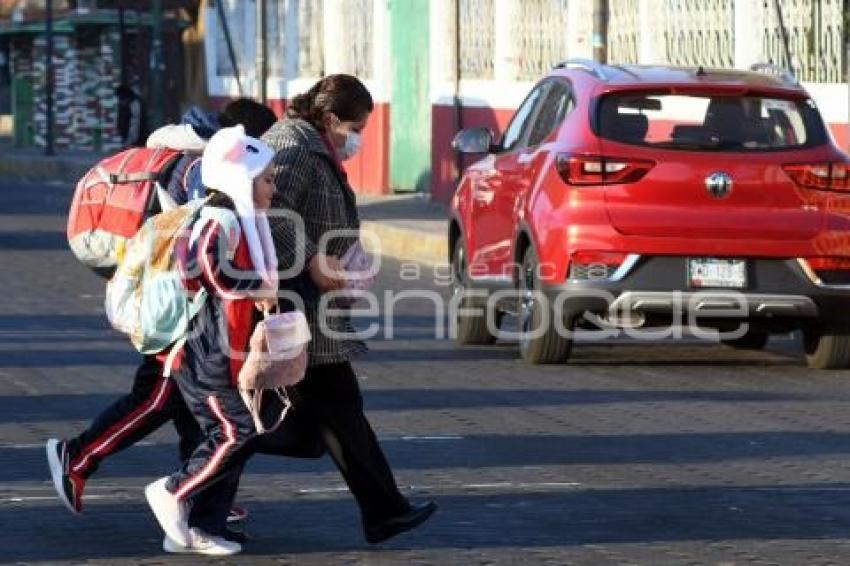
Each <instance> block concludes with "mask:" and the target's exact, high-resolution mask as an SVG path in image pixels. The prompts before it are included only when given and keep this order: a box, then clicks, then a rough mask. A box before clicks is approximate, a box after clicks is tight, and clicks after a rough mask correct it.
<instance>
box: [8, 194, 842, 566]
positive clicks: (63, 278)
mask: <svg viewBox="0 0 850 566" xmlns="http://www.w3.org/2000/svg"><path fill="white" fill-rule="evenodd" d="M0 195H2V197H0V283H2V287H0V524H2V528H0V561H2V562H27V563H37V562H41V563H51V564H57V563H80V562H83V561H86V562H93V563H103V564H119V563H126V564H138V563H163V562H167V563H186V564H189V563H197V562H198V558H197V557H190V558H186V557H174V556H169V555H164V554H163V553H162V551H161V548H160V543H161V531H160V530H159V528H158V527H157V525H156V523H155V521H154V519H153V517H152V515H151V514H150V512H149V510H148V508H147V506H146V504H145V503H144V499H143V495H142V487H143V486H144V485H145V484H146V483H148V482H150V481H151V480H153V479H155V478H156V477H159V476H161V475H163V474H164V473H166V472H169V471H170V470H172V468H173V467H174V466H175V464H176V447H175V445H174V439H175V436H174V433H173V430H171V428H170V427H165V428H164V429H162V430H161V431H159V432H158V433H156V434H155V435H153V436H151V437H150V438H148V439H147V440H146V441H145V442H144V443H142V444H141V445H139V446H136V447H133V448H130V449H129V450H127V451H125V452H123V453H121V454H118V455H116V456H114V457H113V458H112V459H111V460H108V461H107V462H106V463H105V464H104V465H103V466H102V467H101V469H100V471H99V472H98V474H97V475H96V476H95V478H94V479H93V480H92V481H91V482H90V483H89V485H88V487H87V491H86V494H87V498H86V501H85V504H86V513H85V515H84V517H82V518H75V517H73V516H71V515H70V514H69V513H68V512H67V511H66V510H65V509H64V508H63V507H62V506H61V505H60V504H59V503H58V501H57V500H56V499H55V497H54V494H53V488H52V486H51V484H50V481H49V474H48V471H47V466H46V462H45V458H44V449H43V443H44V441H45V439H46V438H48V437H50V436H63V435H65V436H67V435H72V434H74V433H76V432H77V431H79V430H81V429H82V427H84V426H85V425H86V423H87V421H88V420H89V419H90V418H91V417H92V416H93V415H94V414H95V413H96V412H97V411H98V410H99V409H100V408H102V407H104V406H105V405H106V404H107V403H109V402H110V401H111V400H112V399H114V398H115V397H116V396H118V395H120V394H122V393H124V392H126V391H127V390H128V388H129V385H130V382H131V378H132V375H133V369H134V365H135V364H136V360H137V355H136V354H134V352H133V350H132V349H131V347H130V345H129V343H128V342H127V341H126V340H125V339H124V338H123V337H122V336H120V335H118V334H116V333H114V332H112V331H110V330H109V329H108V325H107V323H106V319H105V317H104V316H103V314H102V307H101V303H102V295H103V284H102V282H101V281H100V280H99V279H97V278H96V277H95V276H94V275H92V274H90V273H89V272H88V271H87V270H86V269H85V268H84V267H82V266H80V265H78V264H77V263H76V261H75V260H74V259H73V257H72V256H71V254H70V252H69V251H68V250H67V248H66V244H65V239H64V216H63V214H64V210H65V208H66V207H67V201H68V199H69V197H70V190H69V188H67V187H62V186H34V185H21V186H9V185H0ZM402 268H404V269H402ZM400 272H401V273H403V276H402V275H400ZM414 275H415V273H414V266H412V265H407V266H400V265H399V264H397V263H394V262H389V261H387V262H385V264H384V271H383V275H382V277H381V279H380V282H379V286H378V289H379V290H380V291H382V292H383V291H391V292H394V293H397V292H399V291H403V290H408V291H414V292H415V291H416V290H417V289H419V290H422V289H424V290H426V291H430V292H431V293H432V295H431V296H430V298H427V297H426V298H418V299H417V298H410V297H404V296H403V297H402V298H401V299H399V301H398V303H397V305H396V307H397V308H394V309H393V310H394V314H393V316H391V317H387V316H384V315H383V314H382V315H381V316H379V317H376V319H377V320H379V321H380V322H381V327H380V328H379V330H380V332H379V335H378V336H377V337H376V338H375V339H373V340H372V341H371V342H370V347H371V350H372V351H371V353H370V355H369V356H368V357H366V358H364V359H363V360H362V361H360V362H359V363H357V364H356V367H357V369H358V371H359V374H360V375H361V379H362V385H363V388H364V391H365V393H364V395H365V399H366V406H367V412H368V414H369V416H370V418H371V420H372V422H373V425H374V427H375V429H376V430H377V432H378V434H379V436H380V438H381V440H382V444H383V446H384V448H385V450H386V452H387V455H388V457H389V459H390V461H391V463H392V465H393V467H394V469H395V471H396V474H397V477H398V480H399V483H400V485H402V486H403V487H404V491H405V492H406V493H407V494H408V495H409V496H410V497H412V498H414V499H421V498H433V499H436V500H437V501H438V503H439V505H440V510H439V512H438V514H437V515H435V517H434V518H433V519H432V520H431V521H429V522H428V523H426V524H425V525H423V526H422V527H421V528H420V529H418V530H416V531H414V532H412V533H409V534H407V535H404V536H401V537H398V538H397V539H394V540H393V541H391V542H389V543H387V544H384V545H381V546H379V547H370V546H368V545H367V544H366V543H365V542H364V540H363V537H362V532H361V529H360V524H359V517H358V514H357V509H356V506H355V504H354V502H353V499H352V498H351V496H350V495H349V494H348V492H347V490H346V489H345V487H344V485H343V483H342V481H341V478H340V476H339V475H338V473H337V472H336V470H335V468H334V467H333V465H332V464H331V463H330V461H329V460H328V459H327V458H326V459H322V460H318V461H315V460H294V459H282V458H273V457H267V456H263V457H257V458H255V459H254V460H252V461H251V462H250V463H249V465H248V469H247V472H246V474H245V476H244V478H243V482H242V488H241V491H240V494H239V499H240V501H241V503H242V504H244V505H245V506H247V507H248V508H249V509H250V511H251V513H252V518H251V519H250V522H249V524H248V531H249V533H250V535H251V537H252V540H251V541H250V542H249V543H248V544H247V545H246V549H245V553H244V554H243V555H241V556H239V557H236V558H235V559H231V560H227V561H226V562H227V563H252V564H253V563H257V564H261V563H276V564H288V563H292V564H295V563H297V564H341V563H351V564H402V563H404V564H464V565H470V564H518V563H525V564H559V565H560V564H593V565H596V564H646V565H653V566H656V565H662V564H724V565H731V564H759V565H763V564H790V565H803V564H805V565H809V564H812V565H815V564H817V565H825V564H836V565H843V564H848V563H850V386H848V379H850V373H848V372H845V371H839V372H818V371H813V370H809V369H807V368H806V367H805V365H804V363H803V361H802V352H801V348H800V346H799V344H798V343H797V341H796V340H795V339H793V338H794V337H791V336H779V337H774V339H773V340H771V343H770V344H769V346H768V348H767V350H766V351H762V352H740V351H735V350H732V349H730V348H727V347H725V346H722V345H719V344H717V343H713V342H711V341H698V340H694V339H686V340H679V341H674V340H658V341H653V342H638V341H634V340H629V339H614V340H604V341H598V340H595V338H594V337H593V336H592V335H582V336H581V337H580V339H579V343H578V345H577V346H576V348H575V350H574V360H573V362H572V363H571V364H569V365H567V366H562V367H529V366H526V365H524V364H523V363H522V362H521V361H519V360H518V357H517V352H516V346H515V344H512V343H510V341H503V342H500V343H499V344H497V345H495V346H492V347H482V348H466V349H459V348H457V347H455V346H454V345H453V344H452V343H451V341H449V340H445V339H441V338H437V337H435V329H436V328H438V326H439V325H438V324H437V321H438V320H442V318H441V317H435V308H434V306H433V302H434V301H436V300H437V299H438V298H439V297H445V296H446V289H445V287H443V286H441V285H439V284H437V283H435V281H434V278H433V276H432V275H430V274H429V275H425V274H424V273H423V274H421V275H422V276H421V277H420V278H419V279H415V278H414ZM396 298H398V296H397V295H396ZM381 310H382V312H384V313H385V312H386V311H387V310H388V303H387V302H386V300H382V305H381ZM373 318H375V317H373ZM370 322H374V320H372V319H365V320H363V321H362V326H364V327H365V326H366V325H368V324H369V323H370ZM388 322H392V324H391V326H392V328H393V330H394V336H393V337H392V339H390V338H389V337H388V336H387V328H388V326H390V325H389V324H388Z"/></svg>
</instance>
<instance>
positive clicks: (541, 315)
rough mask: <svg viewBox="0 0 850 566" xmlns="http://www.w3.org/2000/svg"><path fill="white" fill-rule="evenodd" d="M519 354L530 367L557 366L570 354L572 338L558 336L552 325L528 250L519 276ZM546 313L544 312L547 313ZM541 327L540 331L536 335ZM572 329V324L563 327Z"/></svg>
mask: <svg viewBox="0 0 850 566" xmlns="http://www.w3.org/2000/svg"><path fill="white" fill-rule="evenodd" d="M518 279H519V281H518V287H519V295H520V297H519V300H520V304H519V325H520V328H519V331H520V332H519V335H520V338H519V350H520V355H521V356H522V359H523V360H525V361H527V362H529V363H532V364H561V363H564V362H566V361H567V359H568V358H569V356H570V351H571V350H572V345H573V341H572V338H569V337H564V336H561V335H560V334H559V333H558V328H557V326H556V325H555V323H554V320H555V318H554V317H555V313H554V309H553V308H552V306H551V305H550V304H549V302H548V301H541V300H540V297H539V296H538V292H539V291H540V289H541V286H540V273H539V271H538V261H537V254H536V253H535V252H534V249H533V248H530V247H529V248H528V250H526V252H525V255H524V256H523V260H522V269H521V271H520V274H519V278H518ZM547 311H548V312H547ZM542 324H545V325H546V329H545V330H544V331H539V328H540V327H541V325H542ZM566 327H567V328H570V329H571V328H572V324H568V325H566Z"/></svg>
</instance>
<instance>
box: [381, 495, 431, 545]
mask: <svg viewBox="0 0 850 566" xmlns="http://www.w3.org/2000/svg"><path fill="white" fill-rule="evenodd" d="M436 510H437V504H436V503H434V502H433V501H428V502H427V503H420V504H418V505H413V506H411V508H410V509H409V510H408V511H406V512H405V513H402V514H401V515H397V516H395V517H392V518H391V519H387V520H386V521H384V522H382V523H377V524H374V525H366V526H365V531H366V540H367V541H368V542H369V543H370V544H377V543H379V542H383V541H385V540H387V539H389V538H392V537H394V536H396V535H399V534H401V533H404V532H407V531H409V530H411V529H414V528H416V527H418V526H419V525H421V524H422V523H424V522H425V521H427V520H428V518H429V517H430V516H431V515H433V514H434V511H436Z"/></svg>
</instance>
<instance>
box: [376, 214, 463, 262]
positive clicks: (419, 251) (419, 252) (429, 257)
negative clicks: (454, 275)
mask: <svg viewBox="0 0 850 566" xmlns="http://www.w3.org/2000/svg"><path fill="white" fill-rule="evenodd" d="M360 231H361V234H362V237H361V238H362V240H363V246H364V247H365V248H366V250H367V251H368V252H369V253H380V254H381V255H382V256H384V257H390V258H393V259H397V260H399V261H412V262H417V263H424V264H427V265H445V264H446V263H447V262H448V259H447V258H448V249H449V238H448V235H446V234H433V233H429V232H423V231H420V230H410V229H406V228H400V227H398V226H394V225H392V224H390V223H387V222H380V221H374V220H370V221H364V222H362V223H361V225H360Z"/></svg>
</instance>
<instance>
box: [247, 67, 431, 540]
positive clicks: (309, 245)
mask: <svg viewBox="0 0 850 566" xmlns="http://www.w3.org/2000/svg"><path fill="white" fill-rule="evenodd" d="M372 109H373V103H372V97H371V95H370V94H369V91H368V90H367V89H366V87H365V86H364V85H363V83H361V82H360V81H359V80H358V79H357V78H355V77H352V76H350V75H331V76H328V77H325V78H324V79H322V80H321V81H319V82H318V83H316V85H314V86H313V88H311V89H310V90H309V91H308V92H307V93H305V94H302V95H300V96H297V97H295V99H294V100H293V101H292V103H291V105H290V107H289V108H288V110H287V118H286V119H284V120H281V121H280V122H278V123H277V124H275V125H274V126H272V128H271V129H270V130H269V131H268V132H266V134H265V135H264V137H263V140H264V141H265V142H266V143H267V144H268V145H269V146H270V147H271V148H272V149H273V150H274V151H275V152H276V154H275V157H274V160H273V167H274V171H275V188H276V190H275V195H274V197H273V199H272V207H271V211H270V214H269V217H270V221H271V226H272V236H273V238H274V241H275V247H276V249H277V254H278V266H279V269H280V270H281V289H284V290H290V291H294V292H295V293H297V295H298V297H299V298H300V300H301V301H303V305H299V306H302V307H303V309H304V312H305V314H306V316H307V320H308V322H309V323H310V331H311V333H312V336H313V339H312V341H311V342H310V346H309V354H308V356H309V361H308V369H307V375H306V377H305V378H304V381H302V382H301V383H299V384H298V385H297V386H295V387H294V390H293V391H292V392H291V397H292V400H293V403H294V404H295V406H296V410H295V412H294V413H293V415H295V414H296V413H297V414H298V417H299V418H305V419H307V420H308V421H309V422H310V423H311V425H313V426H314V427H315V428H316V429H317V430H318V432H319V434H320V435H321V437H322V439H323V441H324V444H325V447H326V449H327V450H328V452H330V454H331V456H332V457H333V459H334V461H335V463H336V464H337V467H338V468H339V469H340V472H341V473H342V475H343V477H344V478H345V481H346V483H347V484H348V486H349V488H350V489H351V492H352V494H354V496H355V497H356V498H357V502H358V504H359V506H360V510H361V515H362V518H363V526H364V529H365V534H366V539H367V540H368V541H369V542H371V543H377V542H381V541H383V540H386V539H388V538H390V537H392V536H394V535H396V534H399V533H401V532H404V531H407V530H409V529H412V528H414V527H416V526H417V525H419V524H421V523H422V522H424V521H425V520H426V519H427V518H428V517H430V516H431V514H432V513H433V512H434V510H435V509H436V505H435V504H434V503H433V502H428V503H424V504H420V505H411V504H410V503H409V502H408V501H407V500H406V499H405V498H404V497H403V496H402V495H401V493H399V491H398V487H397V486H396V482H395V478H394V477H393V474H392V471H391V470H390V467H389V465H388V463H387V461H386V458H385V457H384V454H383V452H382V450H381V447H380V446H379V445H378V441H377V439H376V437H375V433H374V432H373V431H372V427H371V426H370V424H369V421H368V420H367V419H366V416H365V415H364V414H363V400H362V398H361V395H360V387H359V385H358V383H357V376H356V375H355V373H354V370H353V369H352V367H351V360H352V359H353V358H354V357H356V356H358V355H360V354H363V353H365V352H366V350H367V349H366V345H365V344H364V343H363V342H362V341H360V340H358V339H356V337H354V332H355V331H354V327H353V326H352V324H351V321H350V318H349V317H348V315H347V313H345V310H344V309H335V311H336V312H337V313H338V312H339V311H342V312H343V313H344V314H342V315H340V316H334V317H329V316H326V315H325V314H324V313H321V312H320V310H321V309H320V307H319V305H320V298H321V295H322V293H325V292H329V291H334V290H338V289H341V288H342V287H344V285H345V277H344V275H343V273H344V270H343V268H342V266H341V265H340V262H339V258H340V257H341V256H342V255H343V254H344V253H345V252H346V250H348V248H349V247H350V246H351V245H352V244H354V243H355V242H357V241H358V240H359V232H358V231H359V227H360V221H359V219H358V216H357V205H356V201H355V197H354V192H353V191H352V189H351V186H350V185H349V184H348V179H347V177H346V173H345V170H344V169H343V168H342V161H344V160H346V159H348V158H350V157H351V156H352V155H354V154H355V153H356V152H357V151H358V149H359V148H360V141H361V132H362V131H363V130H364V129H365V127H366V123H367V121H368V119H369V115H370V113H371V112H372ZM287 271H289V273H287ZM282 302H285V301H282ZM331 305H332V306H333V302H332V303H331ZM282 306H284V307H285V306H286V305H282ZM322 318H323V319H324V320H323V321H322V320H321V319H322ZM323 326H324V327H323ZM328 329H330V330H332V331H333V332H332V333H329V332H327V330H328ZM341 334H348V336H340V335H341ZM284 428H287V427H286V426H284V427H281V429H284ZM264 444H266V445H267V444H268V442H266V443H264ZM261 451H263V452H267V451H268V450H265V449H264V450H261Z"/></svg>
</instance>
